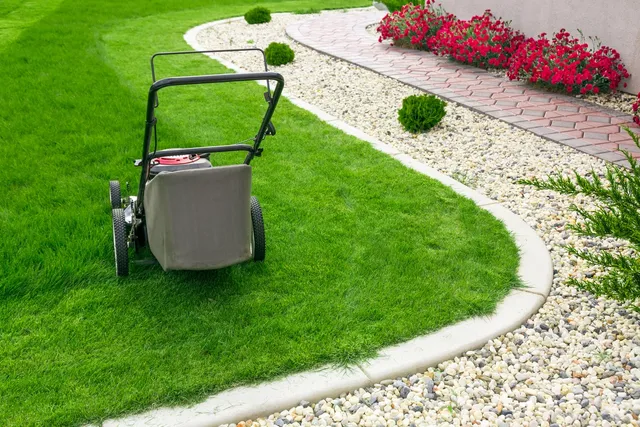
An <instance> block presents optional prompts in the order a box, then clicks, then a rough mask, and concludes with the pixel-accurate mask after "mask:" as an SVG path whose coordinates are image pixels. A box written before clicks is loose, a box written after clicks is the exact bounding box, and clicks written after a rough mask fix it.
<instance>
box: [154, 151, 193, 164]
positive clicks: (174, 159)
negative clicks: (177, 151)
mask: <svg viewBox="0 0 640 427" xmlns="http://www.w3.org/2000/svg"><path fill="white" fill-rule="evenodd" d="M198 160H200V156H198V155H197V154H191V155H188V154H187V155H183V156H168V157H158V158H157V159H154V160H153V164H154V165H169V166H174V165H188V164H189V163H193V162H197V161H198Z"/></svg>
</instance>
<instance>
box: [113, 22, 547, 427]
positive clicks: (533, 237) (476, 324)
mask: <svg viewBox="0 0 640 427" xmlns="http://www.w3.org/2000/svg"><path fill="white" fill-rule="evenodd" d="M236 19H242V18H233V19H231V20H236ZM231 20H224V21H217V22H214V23H208V24H204V25H200V26H198V27H195V28H192V29H191V30H189V31H188V32H187V33H186V34H185V36H184V38H185V40H186V41H187V43H188V44H189V45H190V46H191V47H192V48H194V49H195V50H205V49H203V48H202V47H201V46H200V45H199V44H198V42H197V38H196V35H197V34H198V33H199V32H200V31H202V30H204V29H206V28H208V27H210V26H212V25H219V24H221V23H224V22H229V21H231ZM208 56H210V57H211V58H213V59H215V60H217V61H219V62H220V63H222V64H223V65H224V66H226V67H228V68H230V69H232V70H234V71H235V72H245V71H244V70H242V69H241V68H239V67H237V66H235V65H234V64H232V63H230V62H228V61H225V60H223V59H221V58H217V57H216V56H214V55H208ZM287 97H288V98H289V100H290V101H291V102H292V103H293V104H295V105H297V106H298V107H300V108H303V109H305V110H307V111H310V112H311V113H313V114H315V115H316V116H318V117H319V118H320V119H321V120H323V121H325V122H327V123H328V124H330V125H332V126H334V127H336V128H338V129H340V130H342V131H343V132H345V133H347V134H349V135H353V136H355V137H357V138H359V139H362V140H364V141H367V142H369V143H370V144H371V145H372V146H373V147H374V148H375V149H376V150H379V151H381V152H383V153H386V154H388V155H390V156H392V157H394V158H396V159H397V160H398V161H400V162H401V163H402V164H404V165H405V166H406V167H408V168H411V169H414V170H416V171H418V172H420V173H422V174H424V175H426V176H428V177H430V178H433V179H435V180H438V181H440V182H441V183H443V184H444V185H446V186H448V187H450V188H451V189H453V190H454V191H456V192H457V193H458V194H460V195H462V196H464V197H467V198H469V199H471V200H473V201H474V202H475V203H476V204H477V205H478V206H480V207H482V208H483V209H486V210H488V211H489V212H491V213H492V214H493V215H494V216H495V217H496V218H498V219H499V220H501V221H502V222H503V223H504V225H505V227H506V228H507V229H508V230H509V231H510V232H511V233H512V234H513V236H514V238H515V241H516V244H517V246H518V247H519V249H520V266H519V268H518V274H519V276H520V278H521V280H522V282H523V284H524V288H521V289H517V290H513V291H511V293H509V295H507V297H505V299H504V300H503V301H502V302H500V303H499V304H498V307H497V309H496V312H495V314H493V315H491V316H486V317H476V318H471V319H467V320H465V321H462V322H460V323H457V324H455V325H451V326H448V327H445V328H444V329H441V330H439V331H437V332H434V333H431V334H428V335H425V336H421V337H417V338H414V339H412V340H410V341H408V342H405V343H402V344H398V345H395V346H392V347H388V348H385V349H382V350H381V351H380V352H379V355H378V356H377V357H376V358H374V359H372V360H368V361H367V362H364V363H361V364H358V365H356V366H352V367H351V368H350V369H346V370H339V369H335V368H332V367H325V368H321V369H318V370H314V371H307V372H302V373H298V374H293V375H289V376H287V377H285V378H281V379H278V380H275V381H270V382H267V383H262V384H258V385H255V386H247V387H236V388H233V389H230V390H227V391H224V392H222V393H219V394H217V395H214V396H211V397H210V398H208V399H207V400H205V401H204V402H202V403H199V404H196V405H194V406H191V407H180V408H160V409H154V410H152V411H149V412H146V413H143V414H139V415H134V416H131V417H127V418H122V419H116V420H108V421H105V422H104V423H103V426H105V427H115V426H132V425H145V426H181V427H186V426H189V427H196V426H197V427H204V426H217V425H220V424H228V423H233V422H238V421H240V420H248V419H255V418H257V417H260V416H267V415H270V414H272V413H274V412H279V411H281V410H283V409H288V408H291V407H293V406H297V405H298V404H299V402H300V401H302V400H306V401H309V402H314V401H318V400H321V399H324V398H327V397H334V396H338V395H340V394H342V393H345V392H349V391H351V390H356V389H358V388H361V387H366V386H368V385H371V384H374V383H378V382H380V381H382V380H384V379H391V378H395V377H399V376H405V375H408V374H412V373H416V372H420V371H424V370H425V369H427V368H429V367H432V366H435V365H437V364H438V363H440V362H443V361H445V360H449V359H451V358H453V357H455V356H458V355H461V354H463V353H464V352H466V351H469V350H473V349H477V348H479V347H481V346H482V345H484V344H485V343H486V342H487V341H488V340H490V339H493V338H495V337H498V336H500V335H502V334H504V333H506V332H509V331H511V330H513V329H516V328H518V327H519V326H520V325H521V324H522V323H524V322H525V321H526V320H527V319H528V318H529V317H531V315H533V314H534V313H535V312H537V311H538V309H539V308H540V306H542V304H543V303H544V301H545V299H546V297H547V295H548V294H549V291H550V289H551V283H552V280H553V265H552V263H551V256H550V254H549V252H548V250H547V248H546V246H545V244H544V242H543V241H542V239H540V237H538V235H537V234H536V233H535V231H534V230H533V229H531V227H529V226H528V225H527V224H526V223H525V222H524V221H523V220H522V219H521V218H520V217H518V216H517V215H515V214H514V213H512V212H511V211H509V210H508V209H507V208H505V207H504V206H503V205H501V204H500V203H498V202H496V201H495V200H492V199H490V198H488V197H486V196H484V195H482V194H480V193H478V192H476V191H475V190H473V189H471V188H469V187H467V186H465V185H463V184H461V183H459V182H458V181H456V180H454V179H452V178H450V177H448V176H446V175H444V174H442V173H440V172H438V171H437V170H435V169H433V168H431V167H430V166H427V165H425V164H423V163H421V162H419V161H417V160H415V159H413V158H412V157H410V156H408V155H406V154H402V153H400V152H399V151H398V150H397V149H395V148H394V147H391V146H389V145H387V144H384V143H383V142H380V141H378V140H376V139H375V138H373V137H371V136H369V135H367V134H365V133H364V132H362V131H360V130H359V129H356V128H354V127H352V126H350V125H348V124H347V123H345V122H342V121H340V120H338V119H337V118H335V117H333V116H331V115H330V114H327V113H326V112H324V111H321V110H319V109H318V108H316V107H314V106H312V105H310V104H308V103H307V102H305V101H303V100H301V99H298V98H296V97H293V96H287Z"/></svg>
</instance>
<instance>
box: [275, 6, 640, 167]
mask: <svg viewBox="0 0 640 427" xmlns="http://www.w3.org/2000/svg"><path fill="white" fill-rule="evenodd" d="M384 15H385V13H384V12H380V11H377V10H364V11H363V10H359V11H348V12H345V13H325V14H321V15H320V16H318V17H315V18H312V19H309V20H306V21H300V22H296V23H294V24H292V25H290V26H289V27H288V28H287V34H288V35H289V37H291V38H293V39H294V40H296V41H297V42H299V43H301V44H303V45H306V46H308V47H310V48H312V49H315V50H317V51H320V52H323V53H326V54H328V55H331V56H334V57H336V58H340V59H343V60H345V61H348V62H351V63H353V64H357V65H359V66H362V67H364V68H368V69H370V70H372V71H375V72H377V73H380V74H382V75H385V76H388V77H392V78H395V79H397V80H399V81H401V82H403V83H406V84H409V85H412V86H414V87H417V88H419V89H422V90H424V91H427V92H431V93H434V94H436V95H438V96H440V97H442V98H445V99H448V100H450V101H453V102H457V103H459V104H462V105H465V106H467V107H469V108H472V109H474V110H476V111H479V112H482V113H484V114H487V115H489V116H491V117H495V118H499V119H500V120H504V121H505V122H508V123H511V124H513V125H514V126H517V127H519V128H522V129H526V130H528V131H529V132H533V133H535V134H536V135H539V136H541V137H543V138H546V139H549V140H551V141H555V142H558V143H561V144H565V145H568V146H570V147H574V148H575V149H577V150H580V151H582V152H585V153H588V154H591V155H594V156H596V157H599V158H601V159H604V160H607V161H611V162H614V163H617V164H621V165H626V164H627V161H626V160H625V159H624V156H623V155H622V153H620V152H619V149H626V150H628V151H630V152H632V153H634V157H636V156H637V157H640V150H639V149H638V148H637V147H636V146H635V145H634V144H633V141H632V139H631V138H630V137H629V135H628V134H627V133H626V132H625V131H624V130H623V129H622V126H628V127H630V128H632V129H633V130H634V132H636V133H639V134H640V128H639V127H638V126H636V125H635V124H634V123H633V122H632V118H631V116H629V115H628V114H624V113H621V112H619V111H614V110H611V109H607V108H604V107H600V106H598V105H595V104H592V103H589V102H586V101H583V100H580V99H577V98H574V97H571V96H567V95H562V94H554V93H549V92H544V91H541V90H537V89H533V88H532V87H531V86H529V85H527V84H525V83H522V82H515V81H514V82H511V81H506V80H505V79H502V78H500V77H496V76H493V75H491V74H489V73H487V72H486V71H484V70H481V69H478V68H475V67H471V66H467V65H463V64H458V63H455V62H452V61H449V60H448V59H447V58H444V57H438V56H435V55H433V54H431V53H429V52H423V51H417V50H408V49H401V48H396V47H393V46H390V45H389V44H386V43H384V44H383V43H379V42H378V40H377V37H376V36H374V35H372V34H370V33H368V32H367V30H366V27H367V26H368V25H371V24H373V23H376V22H379V21H380V20H381V19H382V17H383V16H384ZM514 143H515V141H514Z"/></svg>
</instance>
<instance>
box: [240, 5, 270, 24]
mask: <svg viewBox="0 0 640 427" xmlns="http://www.w3.org/2000/svg"><path fill="white" fill-rule="evenodd" d="M244 20H245V21H247V23H248V24H264V23H266V22H269V21H271V12H270V11H269V9H267V8H264V7H260V6H258V7H254V8H253V9H251V10H250V11H248V12H247V13H245V14H244Z"/></svg>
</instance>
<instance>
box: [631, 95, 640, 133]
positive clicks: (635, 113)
mask: <svg viewBox="0 0 640 427" xmlns="http://www.w3.org/2000/svg"><path fill="white" fill-rule="evenodd" d="M638 107H640V93H639V94H638V98H637V99H636V102H634V103H633V105H632V106H631V108H632V109H633V122H634V123H635V124H637V125H638V126H640V116H639V115H638Z"/></svg>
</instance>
